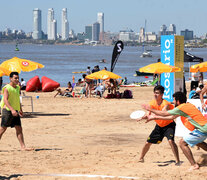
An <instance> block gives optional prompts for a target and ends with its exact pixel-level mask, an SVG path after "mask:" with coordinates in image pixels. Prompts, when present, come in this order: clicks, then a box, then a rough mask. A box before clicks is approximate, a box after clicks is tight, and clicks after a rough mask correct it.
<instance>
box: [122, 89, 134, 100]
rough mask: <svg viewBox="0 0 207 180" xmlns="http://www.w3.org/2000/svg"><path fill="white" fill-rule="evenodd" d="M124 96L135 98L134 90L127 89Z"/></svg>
mask: <svg viewBox="0 0 207 180" xmlns="http://www.w3.org/2000/svg"><path fill="white" fill-rule="evenodd" d="M123 98H133V95H132V91H131V90H128V89H126V90H125V91H124V95H123Z"/></svg>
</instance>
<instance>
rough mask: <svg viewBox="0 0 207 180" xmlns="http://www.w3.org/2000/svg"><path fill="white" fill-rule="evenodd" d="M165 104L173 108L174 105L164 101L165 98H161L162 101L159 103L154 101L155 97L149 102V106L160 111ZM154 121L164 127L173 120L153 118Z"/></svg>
mask: <svg viewBox="0 0 207 180" xmlns="http://www.w3.org/2000/svg"><path fill="white" fill-rule="evenodd" d="M166 105H169V109H173V108H174V106H173V105H172V104H171V103H170V102H168V101H166V100H165V99H163V100H162V103H161V104H160V105H158V104H157V101H156V100H155V99H154V100H152V101H151V102H150V107H151V108H152V109H156V110H160V111H162V110H163V108H164V107H165V106H166ZM169 109H168V110H169ZM155 122H156V123H157V125H158V126H160V127H165V126H167V125H168V124H170V123H172V122H173V120H168V121H166V120H159V119H158V120H155Z"/></svg>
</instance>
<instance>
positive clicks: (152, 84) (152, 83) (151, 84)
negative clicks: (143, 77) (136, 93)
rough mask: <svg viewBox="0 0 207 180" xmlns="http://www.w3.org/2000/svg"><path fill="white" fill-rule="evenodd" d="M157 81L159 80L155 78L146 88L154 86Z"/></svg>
mask: <svg viewBox="0 0 207 180" xmlns="http://www.w3.org/2000/svg"><path fill="white" fill-rule="evenodd" d="M158 81H159V78H156V79H155V80H154V81H152V82H150V83H148V84H147V85H148V86H154V85H155V84H156V83H157V82H158Z"/></svg>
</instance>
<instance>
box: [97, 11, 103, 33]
mask: <svg viewBox="0 0 207 180" xmlns="http://www.w3.org/2000/svg"><path fill="white" fill-rule="evenodd" d="M97 22H98V23H99V24H100V32H104V13H102V12H99V13H98V14H97Z"/></svg>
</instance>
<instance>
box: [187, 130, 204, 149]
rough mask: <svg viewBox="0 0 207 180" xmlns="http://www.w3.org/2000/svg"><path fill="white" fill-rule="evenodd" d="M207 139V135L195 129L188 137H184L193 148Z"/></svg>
mask: <svg viewBox="0 0 207 180" xmlns="http://www.w3.org/2000/svg"><path fill="white" fill-rule="evenodd" d="M206 138H207V133H202V132H200V131H199V130H197V129H195V130H193V131H192V132H190V133H189V134H188V135H186V136H184V137H183V139H184V141H185V142H186V143H188V144H189V145H190V146H191V147H193V146H195V145H196V144H199V143H202V142H203V141H205V139H206Z"/></svg>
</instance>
